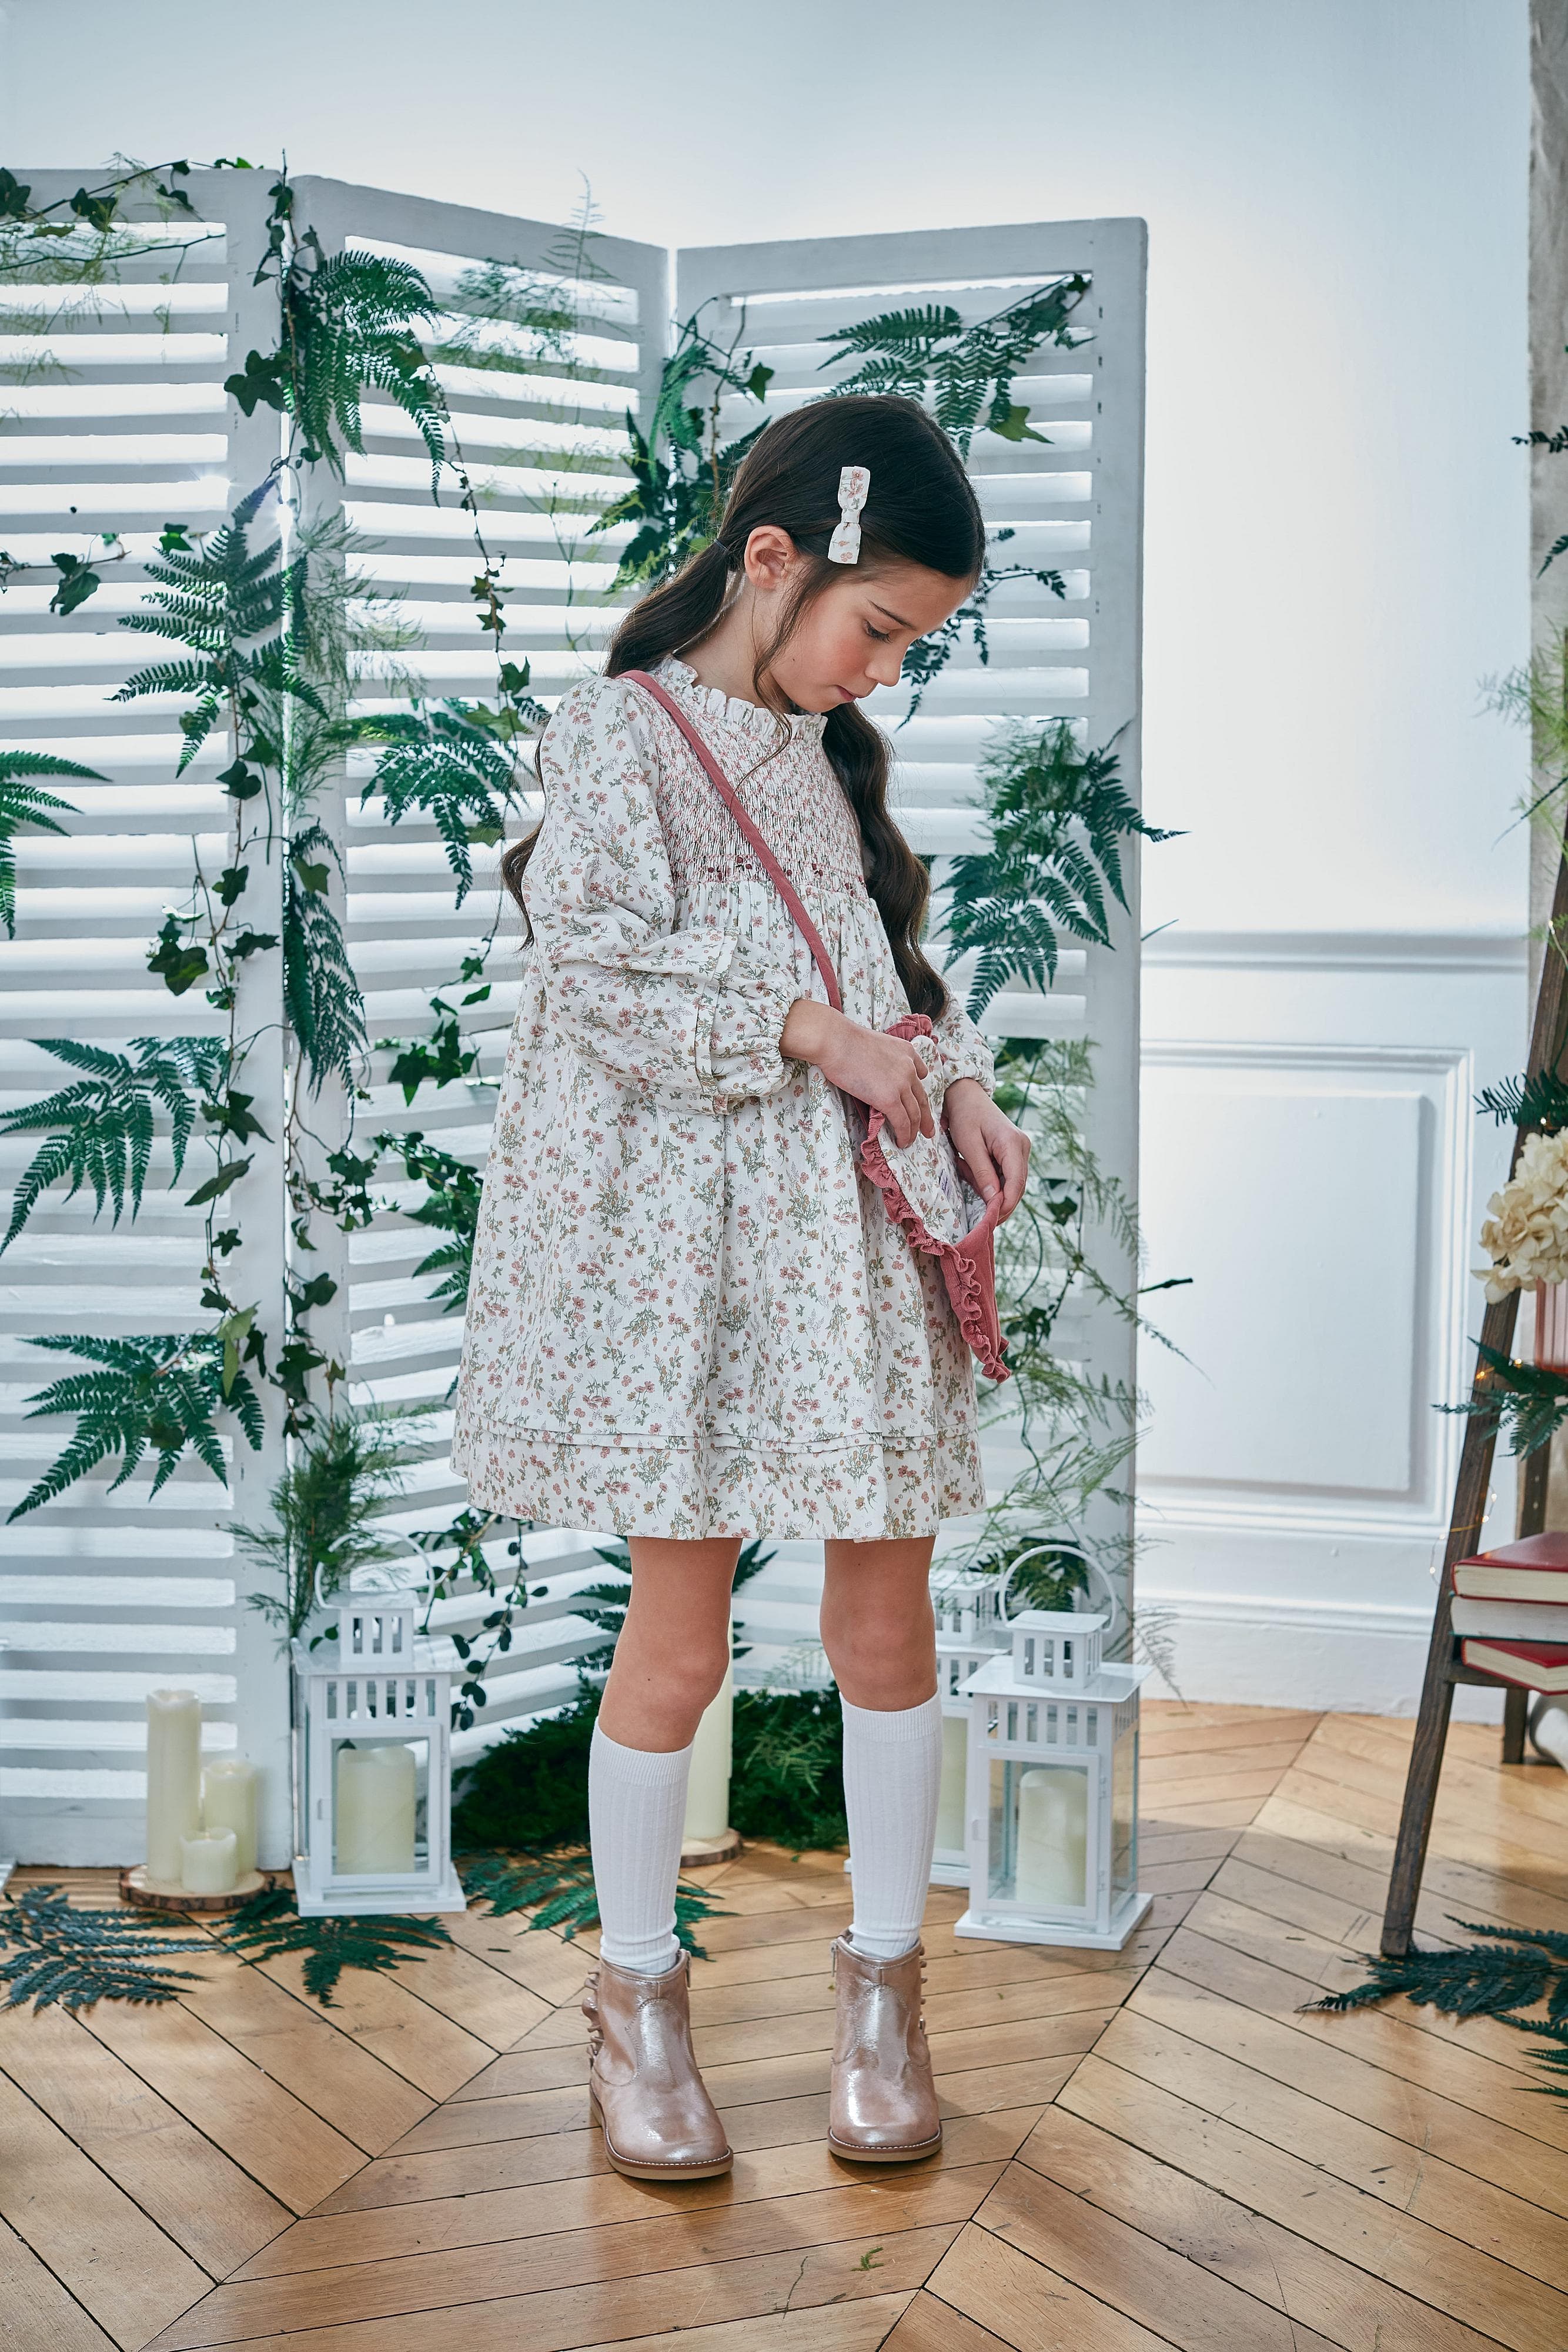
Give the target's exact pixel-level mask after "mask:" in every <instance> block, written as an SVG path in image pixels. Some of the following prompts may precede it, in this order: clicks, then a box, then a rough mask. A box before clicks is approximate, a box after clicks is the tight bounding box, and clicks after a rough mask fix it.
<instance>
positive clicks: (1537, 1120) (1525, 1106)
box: [1476, 1070, 1568, 1135]
mask: <svg viewBox="0 0 1568 2352" xmlns="http://www.w3.org/2000/svg"><path fill="white" fill-rule="evenodd" d="M1476 1108H1477V1109H1478V1110H1484V1111H1487V1112H1489V1113H1490V1116H1491V1117H1492V1118H1495V1119H1496V1121H1497V1123H1498V1125H1499V1126H1500V1127H1522V1128H1528V1129H1533V1130H1534V1131H1535V1132H1536V1133H1538V1134H1546V1135H1554V1134H1556V1132H1557V1130H1558V1129H1559V1128H1562V1127H1568V1079H1564V1078H1560V1077H1559V1076H1557V1074H1556V1072H1555V1071H1553V1070H1540V1071H1537V1072H1536V1074H1535V1075H1534V1076H1531V1077H1521V1078H1504V1079H1502V1080H1501V1081H1500V1084H1498V1085H1497V1086H1495V1087H1485V1088H1484V1089H1483V1090H1482V1092H1481V1093H1479V1095H1478V1096H1477V1097H1476Z"/></svg>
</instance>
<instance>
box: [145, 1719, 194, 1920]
mask: <svg viewBox="0 0 1568 2352" xmlns="http://www.w3.org/2000/svg"><path fill="white" fill-rule="evenodd" d="M201 1812H202V1702H201V1700H200V1699H199V1698H198V1697H197V1696H196V1694H195V1692H194V1691H182V1690H155V1691H149V1692H148V1694H147V1875H148V1877H149V1878H151V1879H152V1880H155V1881H156V1882H158V1883H159V1884H161V1885H164V1886H178V1885H179V1884H180V1840H181V1839H182V1838H186V1837H193V1836H194V1835H195V1833H196V1831H197V1830H198V1829H199V1828H200V1826H201Z"/></svg>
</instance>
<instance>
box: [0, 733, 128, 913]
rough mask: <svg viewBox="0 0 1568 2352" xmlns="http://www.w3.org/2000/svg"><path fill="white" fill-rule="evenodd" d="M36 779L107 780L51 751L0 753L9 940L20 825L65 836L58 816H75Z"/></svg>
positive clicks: (3, 891)
mask: <svg viewBox="0 0 1568 2352" xmlns="http://www.w3.org/2000/svg"><path fill="white" fill-rule="evenodd" d="M35 776H80V777H83V778H85V780H86V781H87V782H89V783H93V784H101V783H102V782H103V781H104V779H103V778H102V777H101V776H100V775H99V772H98V770H97V769H96V768H84V767H83V766H82V765H81V762H80V761H78V760H57V759H55V758H54V757H53V755H52V754H51V753H50V752H47V751H0V922H3V923H4V924H5V933H6V937H7V938H8V939H15V938H16V851H15V849H14V848H13V847H12V845H11V844H12V838H13V836H14V835H15V834H16V827H17V826H18V825H19V824H36V825H37V826H38V827H39V829H40V831H42V832H44V833H64V831H65V826H64V825H63V824H57V823H56V822H55V812H56V811H58V813H59V814H60V815H61V816H68V815H71V814H74V813H75V812H74V809H73V806H72V803H70V802H69V801H62V800H60V799H59V798H58V797H57V794H55V793H47V792H45V791H44V790H43V788H42V787H41V786H40V785H38V784H36V783H34V782H32V781H31V780H32V778H33V777H35Z"/></svg>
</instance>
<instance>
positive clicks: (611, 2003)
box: [582, 1952, 735, 2180]
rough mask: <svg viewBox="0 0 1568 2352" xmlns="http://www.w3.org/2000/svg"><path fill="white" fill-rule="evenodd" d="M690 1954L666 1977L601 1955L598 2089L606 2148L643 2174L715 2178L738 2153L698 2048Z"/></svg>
mask: <svg viewBox="0 0 1568 2352" xmlns="http://www.w3.org/2000/svg"><path fill="white" fill-rule="evenodd" d="M690 1973H691V1961H690V1959H689V1958H688V1956H687V1955H686V1954H685V1952H683V1953H682V1954H681V1957H680V1958H679V1959H678V1960H677V1961H676V1963H675V1965H674V1968H673V1969H665V1971H664V1975H663V1976H658V1977H645V1976H639V1975H638V1973H637V1972H636V1970H635V1969H618V1968H615V1967H612V1964H611V1963H610V1961H608V1960H604V1959H601V1961H600V1963H599V1967H598V1969H596V1971H595V1972H594V1974H593V1975H592V1976H591V1977H590V1978H589V1979H588V1984H587V1988H586V1990H585V1993H584V1998H583V2003H582V2013H583V2015H584V2016H585V2017H586V2018H587V2020H588V2051H589V2072H588V2093H589V2097H590V2098H591V2101H592V2103H593V2109H594V2114H595V2116H596V2117H597V2119H598V2121H599V2122H600V2124H601V2126H602V2127H603V2131H604V2153H605V2155H606V2156H607V2157H608V2158H610V2161H611V2163H612V2165H613V2166H614V2167H615V2169H616V2171H617V2172H624V2173H626V2174H628V2175H629V2176H630V2178H631V2179H633V2180H706V2179H710V2178H711V2177H712V2176H713V2175H714V2174H715V2173H718V2172H727V2171H728V2170H729V2168H730V2166H731V2165H732V2164H733V2163H734V2161H735V2158H734V2154H733V2152H732V2150H731V2148H730V2145H729V2142H728V2140H727V2137H725V2129H724V2126H723V2124H721V2123H720V2121H719V2119H718V2116H717V2113H716V2110H715V2107H714V2104H713V2101H712V2100H711V2099H710V2098H709V2097H708V2095H707V2090H706V2085H705V2084H704V2082H703V2078H702V2076H701V2075H700V2074H698V2072H697V2062H696V2059H695V2056H694V2055H693V2053H692V2028H691V2011H690V2007H689V1990H688V1987H689V1979H690Z"/></svg>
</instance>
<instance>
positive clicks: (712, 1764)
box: [681, 1666, 735, 1843]
mask: <svg viewBox="0 0 1568 2352" xmlns="http://www.w3.org/2000/svg"><path fill="white" fill-rule="evenodd" d="M734 1736H735V1673H734V1668H733V1666H726V1668H725V1670H724V1680H723V1682H722V1683H721V1684H720V1685H719V1688H718V1696H716V1698H714V1699H711V1700H710V1701H709V1703H708V1705H707V1706H706V1707H705V1708H704V1709H703V1714H702V1720H701V1722H700V1723H699V1724H698V1725H697V1734H696V1738H695V1740H694V1741H693V1742H692V1769H691V1777H690V1779H689V1780H687V1782H686V1818H685V1826H684V1827H683V1829H682V1831H681V1836H682V1838H683V1840H685V1842H686V1843H691V1842H692V1841H693V1840H694V1839H697V1838H721V1837H722V1836H723V1835H724V1833H725V1832H726V1830H727V1829H728V1827H729V1768H730V1759H731V1748H732V1744H733V1740H734Z"/></svg>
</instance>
